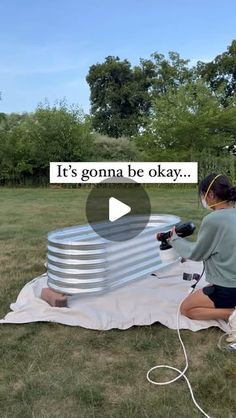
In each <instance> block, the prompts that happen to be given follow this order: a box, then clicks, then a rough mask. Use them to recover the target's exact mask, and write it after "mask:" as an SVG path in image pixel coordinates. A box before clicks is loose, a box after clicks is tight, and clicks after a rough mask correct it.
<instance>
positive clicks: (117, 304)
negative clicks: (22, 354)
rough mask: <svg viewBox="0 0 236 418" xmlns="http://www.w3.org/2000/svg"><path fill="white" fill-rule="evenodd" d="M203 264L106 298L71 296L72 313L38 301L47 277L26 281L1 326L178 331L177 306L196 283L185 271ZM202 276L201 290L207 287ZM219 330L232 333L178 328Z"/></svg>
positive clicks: (197, 324)
mask: <svg viewBox="0 0 236 418" xmlns="http://www.w3.org/2000/svg"><path fill="white" fill-rule="evenodd" d="M201 270H202V263H197V262H193V261H187V262H185V263H179V265H178V266H174V267H172V268H171V269H169V270H168V272H165V273H164V272H163V273H161V272H157V273H156V274H157V275H158V276H160V277H161V276H165V277H163V278H158V277H155V276H149V277H148V278H146V279H142V280H139V281H136V282H133V283H131V284H129V285H126V286H123V287H121V288H119V289H116V290H114V291H112V292H110V293H108V294H105V295H96V296H75V295H74V296H70V297H69V299H68V305H69V308H53V307H51V306H50V305H48V304H47V303H46V302H45V301H43V300H42V299H40V294H41V290H42V288H43V287H46V286H47V275H46V274H43V275H41V276H39V277H36V278H35V279H33V280H31V281H30V282H28V283H27V284H26V285H25V286H24V287H23V289H22V290H21V291H20V293H19V295H18V297H17V300H16V302H15V303H12V304H11V305H10V309H11V310H12V312H9V313H8V314H7V315H6V316H5V318H4V319H2V320H0V323H1V324H9V323H18V324H21V323H27V322H37V321H51V322H58V323H61V324H66V325H71V326H81V327H84V328H90V329H97V330H109V329H111V328H118V329H122V330H124V329H127V328H129V327H131V326H133V325H150V324H153V323H154V322H160V323H161V324H163V325H165V326H167V327H168V328H171V329H176V313H177V308H178V304H179V303H180V301H181V300H182V299H183V298H184V296H185V295H187V290H188V289H189V287H190V286H191V285H192V284H193V283H195V282H193V281H191V282H188V281H184V280H183V279H182V274H183V272H187V273H193V272H196V273H200V272H201ZM206 284H207V283H206V282H205V278H204V276H203V277H202V279H201V281H200V283H199V284H198V286H197V289H199V288H201V287H203V286H205V285H206ZM212 326H216V327H219V328H221V329H222V330H223V331H225V332H229V331H230V329H229V326H228V324H227V323H226V322H225V321H223V320H210V321H199V320H192V319H189V318H187V317H185V316H183V315H180V328H181V329H190V330H192V331H198V330H200V329H204V328H209V327H212Z"/></svg>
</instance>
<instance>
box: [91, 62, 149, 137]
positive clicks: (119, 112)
mask: <svg viewBox="0 0 236 418" xmlns="http://www.w3.org/2000/svg"><path fill="white" fill-rule="evenodd" d="M154 74H155V73H154V68H153V63H152V62H151V61H150V60H147V61H146V60H141V61H140V66H136V67H134V68H133V69H132V68H131V64H130V63H129V61H128V60H124V61H121V60H120V59H119V57H112V56H109V57H107V58H106V59H105V62H104V63H102V64H96V65H92V66H91V67H90V69H89V73H88V75H87V77H86V80H87V82H88V84H89V86H90V90H91V95H90V100H91V114H92V125H93V128H94V129H95V130H96V131H97V132H99V133H101V134H105V135H108V136H110V137H114V138H118V137H120V136H122V135H125V136H132V135H134V134H137V132H138V131H139V129H140V127H141V126H142V125H143V116H144V115H146V114H147V112H148V110H149V109H150V106H151V98H150V95H149V88H150V87H151V85H152V78H153V77H154Z"/></svg>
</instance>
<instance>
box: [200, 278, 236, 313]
mask: <svg viewBox="0 0 236 418" xmlns="http://www.w3.org/2000/svg"><path fill="white" fill-rule="evenodd" d="M202 291H203V293H204V294H205V295H207V296H208V297H209V298H210V299H211V300H212V302H214V305H215V308H236V287H224V286H219V285H217V284H213V285H212V286H205V287H203V288H202Z"/></svg>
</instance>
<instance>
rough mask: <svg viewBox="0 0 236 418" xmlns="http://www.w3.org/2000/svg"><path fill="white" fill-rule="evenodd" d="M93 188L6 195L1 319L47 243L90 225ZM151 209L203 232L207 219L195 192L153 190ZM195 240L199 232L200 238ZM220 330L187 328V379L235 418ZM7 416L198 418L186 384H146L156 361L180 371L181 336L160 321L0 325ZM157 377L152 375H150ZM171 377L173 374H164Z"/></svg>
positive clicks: (221, 415) (35, 270)
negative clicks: (96, 327)
mask: <svg viewBox="0 0 236 418" xmlns="http://www.w3.org/2000/svg"><path fill="white" fill-rule="evenodd" d="M88 192H89V189H40V188H39V189H36V188H35V189H20V188H19V189H4V188H2V189H0V260H1V262H0V317H1V318H2V317H3V316H5V314H6V313H7V312H9V310H10V308H9V305H10V303H11V302H13V301H15V299H16V297H17V295H18V293H19V291H20V290H21V288H22V287H23V286H24V285H25V284H26V283H27V282H28V281H29V280H31V279H32V278H34V277H36V276H38V275H39V274H42V273H44V272H45V268H44V262H45V259H46V236H47V233H48V232H49V231H51V230H53V229H57V228H61V227H65V226H70V225H76V224H79V223H84V222H86V216H85V203H86V197H87V195H88ZM148 192H149V194H150V198H151V203H152V211H153V212H157V213H171V214H175V215H178V216H180V217H181V218H182V219H183V220H188V219H191V220H193V221H194V222H195V223H196V225H197V226H199V224H200V221H201V219H202V217H203V216H204V215H205V214H206V212H205V211H204V210H203V209H202V208H201V207H200V205H199V204H198V199H197V191H196V189H175V190H173V189H170V188H169V189H167V188H156V189H154V188H149V189H148ZM194 236H196V234H195V235H194ZM221 334H222V331H221V330H219V329H217V328H209V329H207V330H203V331H200V332H196V333H194V332H190V331H187V330H183V331H182V332H181V335H182V337H183V340H184V343H185V345H186V349H187V353H188V357H189V370H188V372H187V376H188V377H189V379H190V382H191V384H192V387H193V391H194V393H195V396H196V400H197V401H198V402H199V404H200V406H201V407H202V408H203V409H204V410H205V411H207V412H208V414H209V415H210V416H211V417H212V418H213V417H214V418H233V417H236V397H235V393H236V366H235V361H236V352H233V351H232V352H222V351H220V350H219V349H218V347H217V341H218V338H219V336H220V335H221ZM0 351H1V356H0V417H1V418H46V417H47V418H54V417H60V418H90V417H91V418H92V417H93V418H94V417H95V418H108V417H112V418H113V417H114V418H118V417H120V418H155V417H158V418H168V417H169V418H195V417H196V418H197V417H200V416H203V415H202V414H201V413H200V412H199V411H198V410H197V409H196V407H195V406H194V405H193V403H192V401H191V397H190V393H189V390H188V387H187V384H186V382H185V380H184V379H181V380H179V381H178V382H176V383H173V384H172V385H168V386H163V387H160V386H153V385H151V384H149V383H148V382H147V380H146V372H147V370H148V369H149V368H150V367H152V366H154V365H155V364H163V363H164V364H169V365H173V366H175V367H177V368H180V369H183V368H184V366H185V361H184V356H183V353H182V349H181V346H180V343H179V340H178V338H177V333H176V331H175V330H170V329H168V328H166V327H164V326H162V325H161V324H159V323H156V324H154V325H152V326H145V327H133V328H130V329H128V330H126V331H119V330H111V331H105V332H102V331H92V330H88V329H83V328H79V327H69V326H64V325H60V324H56V323H55V324H54V323H43V322H41V323H32V324H23V325H14V324H12V325H11V324H10V325H0ZM153 376H154V375H153ZM155 377H156V378H157V379H158V380H165V379H166V380H167V379H170V378H173V377H175V374H174V372H171V371H170V372H167V371H159V372H158V373H156V375H155Z"/></svg>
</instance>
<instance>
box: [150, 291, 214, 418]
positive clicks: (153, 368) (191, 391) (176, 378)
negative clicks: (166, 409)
mask: <svg viewBox="0 0 236 418" xmlns="http://www.w3.org/2000/svg"><path fill="white" fill-rule="evenodd" d="M193 290H194V289H193V288H192V287H190V289H189V290H188V294H187V296H188V295H189V294H191V293H192V292H193ZM187 296H185V297H184V298H183V299H182V300H181V302H180V304H179V306H178V311H177V333H178V337H179V340H180V343H181V345H182V348H183V352H184V357H185V361H186V366H185V368H184V370H183V371H182V372H181V370H179V369H177V368H176V367H172V366H168V365H166V364H161V365H158V366H154V367H152V368H151V369H150V370H149V371H148V372H147V380H148V381H149V382H150V383H152V384H153V385H159V386H163V385H169V384H170V383H173V382H175V381H176V380H178V379H180V378H181V377H182V376H183V377H184V378H185V380H186V382H187V385H188V388H189V391H190V394H191V397H192V400H193V403H194V404H195V405H196V407H197V408H198V409H199V411H201V412H202V414H203V415H204V416H205V417H207V418H211V417H210V416H209V415H207V413H206V412H204V411H203V409H202V408H201V407H200V406H199V405H198V403H197V401H196V400H195V398H194V394H193V390H192V387H191V384H190V382H189V380H188V378H187V376H185V372H186V370H187V368H188V357H187V353H186V349H185V346H184V343H183V341H182V338H181V336H180V331H179V314H180V306H181V304H182V302H183V301H184V300H185V299H186V297H187ZM160 368H165V369H171V370H175V371H176V372H178V373H179V375H178V376H177V377H175V378H174V379H172V380H168V381H166V382H155V380H152V379H151V378H150V377H149V375H150V373H151V372H152V371H153V370H156V369H160Z"/></svg>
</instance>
